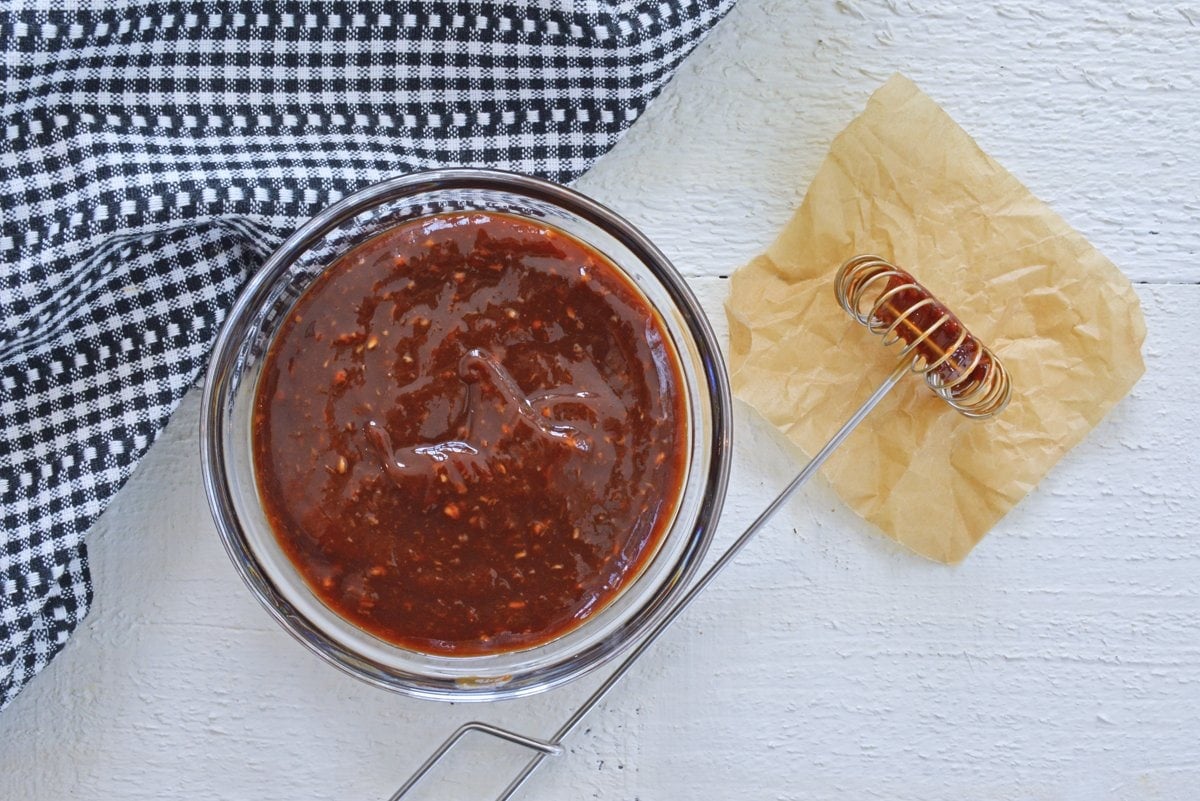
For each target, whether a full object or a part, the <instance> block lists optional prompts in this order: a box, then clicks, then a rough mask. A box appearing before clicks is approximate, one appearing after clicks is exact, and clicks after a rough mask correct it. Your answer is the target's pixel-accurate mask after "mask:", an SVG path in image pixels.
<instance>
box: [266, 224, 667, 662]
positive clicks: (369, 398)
mask: <svg viewBox="0 0 1200 801" xmlns="http://www.w3.org/2000/svg"><path fill="white" fill-rule="evenodd" d="M255 404H256V405H255V418H254V431H253V450H254V459H255V471H256V475H257V478H258V484H259V494H260V496H261V498H262V502H263V506H264V509H265V511H266V514H267V517H268V519H269V521H270V523H271V526H272V528H273V529H274V531H275V534H276V537H277V539H278V541H279V543H280V545H281V546H282V548H283V550H284V551H285V553H286V554H287V555H288V557H289V558H290V559H291V560H292V562H293V563H294V564H295V566H296V567H297V569H298V570H299V571H300V573H301V574H302V575H303V577H304V578H305V580H306V581H307V583H308V584H309V585H310V587H311V588H312V589H313V591H314V592H315V593H316V594H317V595H318V597H320V598H321V600H322V601H323V602H324V603H325V604H326V605H327V606H329V607H330V608H331V609H333V610H334V611H336V612H337V613H338V614H340V615H341V616H342V617H344V618H346V619H348V620H349V621H351V622H352V623H354V624H355V625H357V626H359V627H361V628H362V629H364V630H366V631H369V632H371V633H372V634H374V635H376V636H378V637H380V638H382V639H384V640H387V641H389V642H392V643H395V644H397V645H400V646H402V647H407V648H412V649H416V650H420V651H425V652H430V653H437V654H448V655H473V654H484V653H494V652H499V651H507V650H515V649H520V648H527V647H531V646H535V645H538V644H540V643H543V642H547V641H549V640H551V639H553V638H555V637H558V636H560V635H561V634H563V633H565V632H567V631H570V630H571V629H573V628H575V627H576V626H578V625H579V624H580V623H581V622H582V621H583V620H584V619H586V618H587V617H588V616H589V615H591V614H593V613H594V612H595V611H597V610H598V609H600V608H602V607H604V606H605V605H606V604H607V603H608V602H609V601H610V600H611V599H612V598H614V597H615V596H616V594H618V593H619V592H620V590H621V589H622V588H623V587H624V586H626V584H627V583H628V582H629V581H630V580H631V579H632V578H633V577H635V576H636V575H637V574H638V572H639V571H640V569H641V567H642V566H643V565H644V564H645V562H646V561H647V560H648V559H649V558H650V556H651V555H652V554H653V553H654V552H655V550H656V548H657V547H658V544H659V543H660V541H661V540H662V538H663V536H664V535H665V532H666V530H667V528H668V527H669V525H670V521H671V519H672V516H673V514H674V510H675V506H676V503H677V499H678V496H679V494H680V488H681V483H682V481H683V475H684V472H685V467H684V464H685V462H684V460H685V454H686V451H687V442H686V437H687V432H686V422H685V420H686V418H685V409H684V406H683V404H684V397H683V392H682V379H681V377H680V369H679V364H678V357H677V356H676V354H675V352H674V349H673V347H672V345H671V342H670V337H669V335H668V334H667V333H666V332H665V330H664V328H663V325H662V323H661V320H660V319H659V317H658V315H657V313H656V312H655V311H654V310H653V309H652V308H651V307H650V306H649V304H648V303H647V302H646V300H645V299H644V298H643V297H642V295H641V294H640V293H639V292H638V291H637V290H636V289H635V288H634V287H633V286H632V285H631V284H630V282H629V281H628V280H627V279H626V278H625V277H624V275H623V274H622V273H620V271H619V270H618V269H617V268H616V267H615V266H614V265H612V264H611V263H610V262H608V260H607V259H605V258H604V257H603V256H601V255H600V254H598V253H596V252H595V251H593V250H591V249H590V248H588V247H587V246H585V245H584V244H582V243H581V242H579V241H578V240H576V239H574V238H573V237H570V236H568V235H566V234H565V233H563V232H561V231H558V230H556V229H553V228H547V227H544V226H540V225H536V224H534V223H531V222H528V221H523V220H519V219H517V218H514V217H509V216H506V215H502V214H480V213H470V214H465V213H456V214H443V215H435V216H432V217H427V218H424V219H422V220H418V221H416V222H412V223H407V224H404V225H401V226H399V227H396V228H394V229H392V230H390V231H387V232H385V233H384V234H381V235H380V236H378V237H376V238H374V239H372V240H370V241H368V242H366V243H365V244H362V245H360V246H358V247H357V248H355V249H353V250H351V251H350V252H348V253H347V254H345V255H344V256H342V257H341V258H340V259H338V260H337V261H336V262H335V263H334V264H333V265H331V266H330V268H329V269H327V270H326V271H325V272H324V273H323V274H322V275H321V276H320V277H319V278H318V279H317V280H316V281H314V283H313V284H312V285H311V287H310V288H309V289H308V290H307V291H306V293H305V294H304V295H303V296H302V297H301V298H300V299H299V300H298V301H297V303H296V304H295V306H294V307H293V308H292V310H291V311H290V312H289V314H288V319H287V320H286V321H285V322H284V323H283V325H282V326H281V328H280V330H279V333H278V334H277V335H276V338H275V340H274V342H273V343H272V345H271V347H270V349H269V352H268V355H267V358H266V362H265V364H264V367H263V372H262V377H261V378H260V381H259V384H258V387H257V390H256V402H255Z"/></svg>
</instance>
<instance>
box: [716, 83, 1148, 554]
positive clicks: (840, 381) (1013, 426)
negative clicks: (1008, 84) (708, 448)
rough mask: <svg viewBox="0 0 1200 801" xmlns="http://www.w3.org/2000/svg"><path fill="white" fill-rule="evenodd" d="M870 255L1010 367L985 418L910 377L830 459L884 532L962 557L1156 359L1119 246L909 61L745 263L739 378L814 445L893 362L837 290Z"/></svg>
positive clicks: (742, 388) (850, 495)
mask: <svg viewBox="0 0 1200 801" xmlns="http://www.w3.org/2000/svg"><path fill="white" fill-rule="evenodd" d="M1014 124H1019V121H1014ZM1096 202H1097V203H1102V202H1103V199H1102V198H1097V199H1096ZM858 253H874V254H877V255H879V256H882V257H884V258H886V259H889V260H891V261H893V262H894V263H896V264H898V265H899V266H901V267H903V268H906V269H908V270H909V271H910V272H912V273H913V274H914V275H915V276H916V278H917V280H918V281H920V282H921V283H923V284H924V285H925V286H926V287H928V288H929V289H930V290H931V291H932V292H933V293H934V294H935V295H936V296H937V297H938V298H939V299H941V300H942V301H943V302H944V303H946V305H947V306H949V307H950V308H951V309H952V310H954V311H955V313H956V314H958V316H959V317H960V318H961V319H962V320H963V322H964V323H965V324H966V325H967V327H968V328H969V329H970V330H971V331H972V332H974V333H975V334H976V335H977V336H979V337H980V338H981V339H982V340H983V341H984V342H985V343H986V344H988V345H989V346H990V347H991V348H992V350H993V351H994V352H995V353H996V354H997V355H998V356H999V357H1000V358H1001V359H1002V360H1003V361H1004V363H1005V364H1006V365H1007V367H1008V369H1009V372H1010V374H1011V376H1012V381H1013V393H1014V394H1013V400H1012V402H1011V403H1010V405H1009V407H1008V409H1006V410H1005V411H1004V413H1003V414H1002V415H1000V416H999V417H997V418H995V419H993V420H988V421H982V422H981V421H972V420H968V419H966V418H964V417H962V416H961V415H959V414H958V413H956V412H954V411H953V410H952V409H950V408H949V407H948V406H946V405H945V404H944V403H943V402H942V401H941V400H939V399H937V398H936V397H935V396H934V395H933V394H932V393H931V392H930V391H929V389H928V388H927V387H926V386H925V383H924V381H923V380H921V379H920V378H919V377H918V376H909V377H907V378H906V379H905V380H904V381H902V382H901V384H900V386H898V387H897V388H896V389H895V390H893V391H892V393H891V395H890V396H889V397H888V398H886V399H885V400H884V402H883V403H882V405H881V406H880V408H879V409H877V410H876V411H875V412H874V413H873V414H872V415H871V416H870V417H869V418H868V419H867V420H866V421H865V422H864V424H863V425H862V426H861V427H860V428H859V430H858V431H856V432H855V433H854V434H853V435H852V436H851V437H850V439H849V440H848V441H847V442H846V443H845V444H844V445H843V446H842V448H841V449H840V450H839V451H838V452H837V453H836V454H835V455H834V456H833V458H832V459H831V460H830V461H829V463H828V464H827V466H826V467H825V469H824V470H823V473H824V475H825V476H826V477H827V478H828V480H829V481H830V482H831V483H832V485H833V487H834V489H835V490H836V491H837V492H838V494H839V495H840V496H841V497H842V498H843V499H844V500H845V501H846V503H848V504H849V505H850V507H851V508H853V509H854V510H855V511H856V512H857V513H858V514H860V515H861V516H863V517H864V518H866V519H867V520H869V521H871V522H872V523H874V524H875V525H877V526H879V527H880V528H881V529H883V531H884V532H885V533H886V534H887V535H888V536H890V537H892V538H894V539H896V540H898V541H899V542H901V543H903V544H905V545H906V546H908V547H909V548H911V549H913V550H914V551H916V552H917V553H920V554H922V555H924V556H927V557H929V558H931V559H936V560H939V561H942V562H957V561H959V560H961V559H962V558H963V557H965V556H966V555H967V553H968V552H970V550H971V548H973V547H974V546H975V544H976V543H977V542H979V540H980V539H981V538H982V537H983V535H984V534H986V533H987V531H988V529H990V528H991V527H992V526H993V525H994V524H995V523H996V521H997V520H999V519H1000V518H1001V517H1002V516H1003V515H1004V514H1005V513H1006V512H1007V511H1008V510H1009V509H1011V508H1012V507H1013V506H1014V505H1015V504H1016V503H1017V501H1019V500H1020V499H1021V498H1022V497H1024V496H1025V494H1026V493H1028V492H1029V491H1030V490H1031V489H1032V488H1033V487H1034V485H1035V484H1037V482H1038V481H1039V480H1040V479H1041V478H1042V476H1044V475H1045V474H1046V472H1047V471H1048V470H1049V469H1050V467H1051V466H1052V465H1053V464H1054V463H1055V462H1057V461H1058V460H1059V459H1060V458H1061V457H1062V456H1063V454H1064V453H1066V452H1067V451H1068V450H1069V449H1070V448H1072V447H1073V446H1074V445H1076V444H1077V443H1078V442H1080V441H1081V440H1082V439H1083V437H1084V436H1085V435H1086V434H1087V432H1088V431H1090V430H1091V429H1092V427H1093V426H1095V425H1096V423H1097V422H1099V420H1100V419H1101V418H1102V417H1103V416H1104V414H1105V413H1106V412H1107V411H1108V410H1109V409H1110V408H1112V406H1113V404H1115V403H1116V402H1117V400H1119V399H1120V398H1121V397H1122V396H1124V395H1125V394H1126V393H1127V392H1128V391H1129V389H1130V388H1131V387H1132V386H1133V384H1134V383H1135V382H1136V381H1137V379H1138V378H1139V377H1140V376H1141V375H1142V373H1143V372H1144V369H1145V368H1144V365H1143V363H1142V357H1141V352H1140V349H1141V344H1142V340H1143V339H1144V338H1145V332H1146V326H1145V322H1144V320H1143V318H1142V312H1141V307H1140V306H1139V304H1138V299H1137V296H1136V295H1135V294H1134V292H1133V288H1132V286H1130V284H1129V281H1128V280H1126V278H1125V277H1124V276H1123V275H1122V274H1121V273H1120V271H1119V270H1117V268H1116V267H1115V266H1114V265H1113V264H1112V262H1110V261H1109V260H1108V259H1106V258H1105V257H1104V256H1103V255H1101V254H1100V253H1099V252H1098V251H1097V250H1096V249H1095V248H1093V247H1092V246H1091V245H1090V244H1088V242H1087V241H1086V240H1085V239H1084V238H1083V237H1082V236H1081V235H1080V234H1079V233H1078V232H1077V231H1075V230H1073V229H1072V228H1071V227H1070V226H1068V225H1067V223H1066V222H1065V221H1064V220H1063V219H1062V218H1061V217H1059V216H1058V215H1057V214H1055V213H1054V212H1053V211H1052V210H1051V209H1050V208H1049V207H1048V206H1046V205H1045V204H1044V203H1042V202H1041V201H1039V200H1038V199H1037V198H1035V197H1033V195H1031V194H1030V193H1029V190H1027V189H1026V188H1025V187H1024V186H1022V185H1021V183H1020V182H1019V181H1017V179H1016V178H1014V177H1013V176H1012V175H1010V174H1009V173H1008V172H1006V171H1005V170H1004V169H1003V168H1002V167H1001V166H1000V165H999V164H997V163H996V162H995V161H993V160H992V159H991V158H989V157H988V156H987V155H986V154H985V153H984V152H983V151H982V150H980V149H979V146H978V145H977V144H976V143H975V142H974V140H972V139H971V137H970V136H968V135H967V134H966V132H965V131H963V130H962V129H961V128H959V127H958V126H957V125H956V124H955V123H954V121H953V120H951V119H950V117H949V116H948V115H947V114H946V113H945V112H944V111H942V109H941V108H939V107H938V106H937V105H936V104H935V103H934V102H933V101H932V100H930V99H929V98H928V97H927V96H926V95H924V94H923V93H922V92H921V91H920V90H919V89H918V88H917V87H916V86H915V85H914V84H913V83H912V82H911V81H909V80H908V79H907V78H904V77H902V76H894V77H892V78H891V80H889V81H888V82H887V83H886V84H885V85H884V86H883V87H881V88H880V89H879V90H878V91H877V92H876V93H875V94H874V95H873V96H872V97H871V99H870V101H869V102H868V104H867V108H866V110H865V111H864V112H863V114H862V115H860V116H859V117H858V118H856V119H855V120H854V121H853V122H851V123H850V125H849V126H848V127H847V128H846V130H845V131H843V132H842V133H841V134H840V135H839V136H838V137H837V138H836V139H835V140H834V142H833V146H832V147H831V149H830V152H829V155H828V157H827V158H826V159H825V162H824V163H823V164H822V166H821V168H820V170H819V172H818V173H817V176H816V178H815V179H814V180H813V182H812V186H810V187H809V190H808V194H807V196H806V197H805V199H804V202H803V203H802V204H801V206H800V208H799V210H798V211H797V212H796V214H795V216H794V217H793V218H792V220H791V221H790V222H789V223H788V224H787V226H786V227H785V228H784V230H783V232H782V233H781V234H780V235H779V238H778V239H777V240H776V241H775V243H774V244H773V245H771V246H770V248H769V249H768V250H767V252H766V253H765V254H763V255H761V256H759V257H758V258H756V259H754V260H753V261H752V262H750V263H749V264H748V265H746V266H745V267H743V268H741V269H740V270H738V271H737V272H736V273H735V274H734V276H733V279H732V289H731V294H730V297H729V300H728V302H727V307H726V310H727V313H728V316H729V323H730V366H731V370H732V380H733V388H734V392H735V394H736V395H737V396H738V397H739V398H741V399H742V400H744V401H745V402H747V403H748V404H750V405H751V406H752V407H754V408H755V409H757V410H758V411H759V412H760V413H761V414H762V415H763V416H764V417H766V418H767V419H768V420H769V421H771V422H772V423H773V424H774V425H775V426H777V427H778V428H779V429H780V430H781V431H782V432H783V433H784V434H785V435H786V436H787V437H788V438H789V439H790V440H791V441H792V442H794V443H796V444H797V445H798V446H800V448H801V449H802V450H803V451H805V452H806V453H809V454H812V453H815V452H816V451H817V450H818V449H819V448H820V447H821V446H822V445H823V444H824V443H825V442H826V441H827V440H828V438H829V437H830V436H831V435H832V434H833V432H834V431H836V430H837V428H838V427H839V426H840V425H841V424H842V423H843V422H844V421H845V420H846V419H847V418H848V417H849V415H850V414H851V413H852V412H853V410H854V409H855V408H857V406H858V405H859V404H860V403H861V402H862V401H863V400H865V399H866V397H867V395H869V394H870V392H871V391H872V390H873V389H874V388H875V387H876V386H877V385H878V384H879V383H880V382H881V381H882V380H883V379H884V377H886V376H887V374H888V373H889V372H890V370H891V368H892V367H893V366H894V365H895V363H896V360H897V358H898V347H893V348H889V349H884V348H883V347H882V345H881V344H880V343H881V340H880V339H879V338H878V337H875V336H873V335H871V334H870V333H868V332H867V330H866V329H865V328H864V327H862V326H860V325H859V324H857V323H855V322H854V321H853V320H851V319H850V317H849V316H848V315H847V314H845V313H844V312H843V311H842V310H841V308H840V307H839V306H838V305H837V302H836V300H835V299H834V293H833V276H834V273H835V272H836V270H837V268H838V266H839V265H840V264H841V263H842V262H843V261H845V260H846V259H848V258H849V257H851V256H853V255H855V254H858Z"/></svg>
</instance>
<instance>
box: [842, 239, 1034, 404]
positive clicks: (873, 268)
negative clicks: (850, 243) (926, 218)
mask: <svg viewBox="0 0 1200 801" xmlns="http://www.w3.org/2000/svg"><path fill="white" fill-rule="evenodd" d="M834 288H835V291H836V293H837V299H838V303H839V304H841V306H842V308H843V309H845V310H846V311H847V312H848V313H849V314H850V316H851V317H853V318H854V319H855V320H858V322H860V323H862V324H863V325H865V326H866V327H867V329H868V330H869V331H870V332H871V333H873V334H876V335H877V336H881V337H883V344H884V345H885V346H887V345H894V344H895V343H897V342H904V348H903V350H901V355H902V356H908V355H911V356H912V370H913V372H915V373H919V374H920V375H922V376H924V378H925V383H926V384H928V385H929V388H930V389H932V390H933V391H934V393H936V394H937V395H938V397H940V398H942V399H943V400H944V401H946V403H948V404H950V405H951V406H953V407H954V408H955V409H956V410H957V411H959V412H961V413H962V414H964V415H966V416H967V417H972V418H983V417H991V416H993V415H996V414H999V413H1000V412H1001V411H1003V409H1004V407H1005V406H1007V405H1008V400H1009V397H1010V396H1011V394H1012V385H1011V384H1010V382H1009V377H1008V371H1007V370H1006V369H1005V368H1004V365H1003V364H1002V363H1001V362H1000V360H999V359H998V358H996V356H995V355H994V354H993V353H992V352H991V350H989V349H988V348H987V347H985V346H984V344H983V343H982V342H980V341H979V340H978V339H976V338H975V336H974V335H972V334H971V332H970V331H968V330H967V328H966V326H964V325H963V324H962V321H960V320H959V319H958V318H957V317H955V316H954V314H953V313H952V312H951V311H950V310H949V309H947V308H946V307H945V306H944V305H943V304H942V303H941V302H940V301H939V300H938V299H937V298H935V297H934V296H933V295H932V294H930V292H929V290H928V289H926V288H925V287H923V286H921V285H920V284H919V283H917V282H916V280H915V279H914V278H913V277H912V276H911V275H909V274H908V273H907V272H905V271H904V270H901V269H900V268H898V267H896V266H895V265H893V264H891V263H889V262H887V261H885V260H883V259H881V258H879V257H878V256H866V255H864V256H855V257H854V258H852V259H850V260H849V261H847V262H846V263H845V264H843V265H842V267H841V269H839V270H838V273H837V278H836V279H835V287H834Z"/></svg>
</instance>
